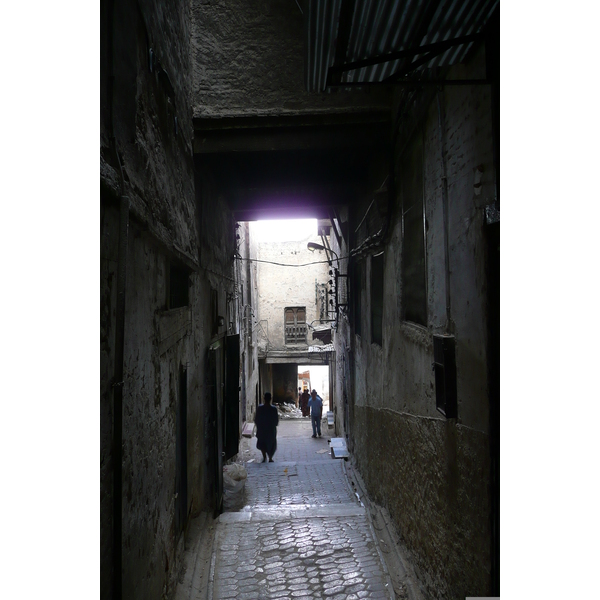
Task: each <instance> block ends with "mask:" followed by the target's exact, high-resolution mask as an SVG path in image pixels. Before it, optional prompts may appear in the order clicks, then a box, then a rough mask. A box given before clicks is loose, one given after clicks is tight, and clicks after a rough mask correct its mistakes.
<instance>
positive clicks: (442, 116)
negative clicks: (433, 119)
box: [437, 88, 452, 333]
mask: <svg viewBox="0 0 600 600" xmlns="http://www.w3.org/2000/svg"><path fill="white" fill-rule="evenodd" d="M443 100H444V98H443V91H442V88H439V89H438V93H437V106H438V127H439V133H440V157H441V161H442V210H443V218H444V264H445V276H446V282H445V283H446V325H445V331H446V333H452V326H451V321H450V315H451V314H452V311H451V306H452V305H451V301H450V251H449V248H448V238H449V226H448V168H447V163H446V113H445V110H444V104H443Z"/></svg>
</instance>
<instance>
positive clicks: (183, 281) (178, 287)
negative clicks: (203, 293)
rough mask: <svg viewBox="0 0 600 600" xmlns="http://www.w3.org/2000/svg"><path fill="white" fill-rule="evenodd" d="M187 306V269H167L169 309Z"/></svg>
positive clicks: (174, 266) (171, 267)
mask: <svg viewBox="0 0 600 600" xmlns="http://www.w3.org/2000/svg"><path fill="white" fill-rule="evenodd" d="M188 304H189V272H188V270H187V269H184V268H181V267H178V266H176V265H173V264H172V265H170V267H169V306H168V308H169V309H173V308H181V307H182V306H188Z"/></svg>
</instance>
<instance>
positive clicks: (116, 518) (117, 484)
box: [106, 0, 129, 600]
mask: <svg viewBox="0 0 600 600" xmlns="http://www.w3.org/2000/svg"><path fill="white" fill-rule="evenodd" d="M114 6H115V2H114V0H112V1H110V2H109V3H108V7H107V23H106V26H107V36H108V39H107V63H108V65H107V66H108V69H109V73H108V90H107V96H108V130H109V132H110V142H111V147H112V150H113V152H114V154H115V156H116V159H117V162H118V165H119V173H120V175H121V190H120V207H119V254H118V259H117V260H118V263H117V306H116V322H115V363H114V376H113V384H112V388H113V447H112V463H113V515H112V517H113V599H114V600H121V598H122V570H123V569H122V515H123V506H122V504H123V385H124V381H123V372H124V349H125V296H126V287H127V285H126V284H127V249H128V237H129V197H128V196H126V195H125V194H124V187H125V179H124V176H123V167H122V165H121V159H120V158H119V153H118V150H117V144H116V138H115V128H114V117H113V107H114V98H113V93H114V79H115V74H114V53H113V43H114V29H113V28H114Z"/></svg>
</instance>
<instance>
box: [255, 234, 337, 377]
mask: <svg viewBox="0 0 600 600" xmlns="http://www.w3.org/2000/svg"><path fill="white" fill-rule="evenodd" d="M308 242H316V243H319V244H320V243H321V238H320V237H317V236H316V235H315V236H312V237H307V238H306V239H304V240H300V241H294V242H268V241H265V242H262V241H261V242H259V243H258V248H257V250H258V253H257V258H258V259H259V260H260V261H270V263H280V265H305V266H280V265H277V264H269V263H265V262H259V263H258V267H257V274H258V317H259V320H260V321H261V322H263V321H266V325H267V327H266V331H267V335H268V349H269V350H286V348H287V346H286V345H285V327H284V309H285V308H286V307H296V306H304V307H306V322H307V323H308V324H310V323H313V322H316V321H317V320H318V319H319V316H320V315H319V312H318V307H317V289H316V285H317V284H324V283H326V282H327V281H328V280H329V265H328V264H327V257H326V256H325V252H324V251H315V252H314V253H313V252H311V251H309V250H308V249H307V247H306V245H307V243H308ZM321 261H322V262H321ZM308 263H317V264H308ZM313 324H316V323H313ZM307 342H308V345H310V346H316V345H321V344H322V342H321V341H320V340H313V339H312V332H311V329H310V327H309V328H308V335H307ZM304 348H306V346H304ZM296 387H297V386H296Z"/></svg>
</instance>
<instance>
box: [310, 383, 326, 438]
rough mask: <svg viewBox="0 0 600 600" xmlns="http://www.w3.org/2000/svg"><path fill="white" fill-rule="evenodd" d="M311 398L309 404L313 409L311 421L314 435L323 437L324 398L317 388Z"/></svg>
mask: <svg viewBox="0 0 600 600" xmlns="http://www.w3.org/2000/svg"><path fill="white" fill-rule="evenodd" d="M310 395H311V398H310V400H309V401H308V406H309V408H310V409H311V421H312V428H313V434H312V436H313V437H317V434H319V437H321V416H322V415H323V398H321V396H319V395H318V394H317V390H313V391H312V392H311V394H310Z"/></svg>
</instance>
